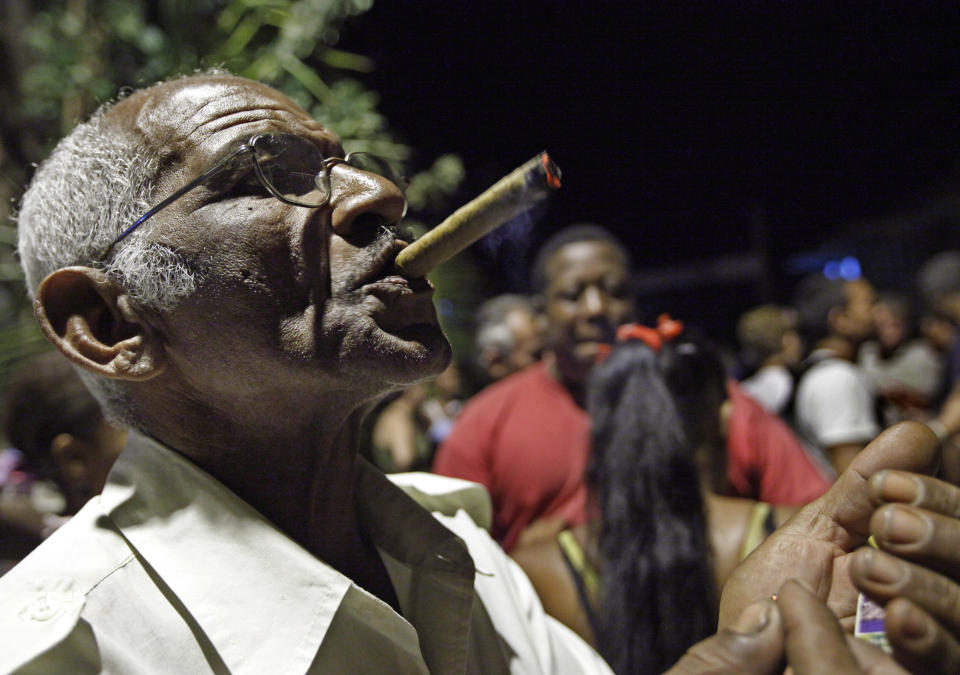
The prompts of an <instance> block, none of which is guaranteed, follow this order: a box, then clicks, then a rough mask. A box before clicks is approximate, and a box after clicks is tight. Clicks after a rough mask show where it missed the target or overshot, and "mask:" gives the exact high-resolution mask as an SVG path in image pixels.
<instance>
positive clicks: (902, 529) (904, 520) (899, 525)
mask: <svg viewBox="0 0 960 675" xmlns="http://www.w3.org/2000/svg"><path fill="white" fill-rule="evenodd" d="M884 521H885V522H884V533H883V538H884V539H885V540H886V541H887V542H888V543H890V544H913V543H915V542H918V541H920V540H921V539H923V538H925V537H926V536H927V531H928V525H927V521H926V520H924V519H923V518H921V517H920V516H918V515H916V514H915V513H913V512H911V511H908V510H907V509H903V508H890V507H888V508H887V513H886V514H885V517H884Z"/></svg>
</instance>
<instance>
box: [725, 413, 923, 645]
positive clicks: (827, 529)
mask: <svg viewBox="0 0 960 675" xmlns="http://www.w3.org/2000/svg"><path fill="white" fill-rule="evenodd" d="M939 457H940V453H939V442H938V441H937V437H936V436H935V435H934V434H933V432H932V431H930V429H929V428H928V427H927V426H926V425H923V424H919V423H917V422H902V423H900V424H898V425H896V426H893V427H891V428H889V429H887V430H886V431H884V432H883V433H882V434H880V435H879V436H878V437H877V438H876V439H875V440H874V441H873V442H872V443H870V444H869V445H868V446H867V447H866V448H864V450H863V451H862V452H861V453H860V454H859V455H857V457H856V458H855V459H854V460H853V462H852V463H851V465H850V468H849V469H847V471H845V472H844V473H843V475H842V476H840V478H839V479H837V481H836V483H835V484H834V485H833V486H832V487H831V488H830V490H829V491H827V493H826V494H825V495H824V496H823V497H821V498H820V499H818V500H817V501H815V502H813V503H812V504H808V505H807V506H805V507H804V508H802V509H801V510H800V511H798V512H797V513H796V514H795V515H794V516H793V517H792V518H790V520H788V521H787V522H786V523H785V524H784V525H782V526H781V527H780V528H778V530H777V531H776V532H774V533H773V534H772V535H770V536H769V537H768V538H767V539H766V541H764V542H763V543H762V544H761V545H760V546H759V547H757V549H756V550H755V551H754V552H753V553H752V554H750V556H749V557H747V559H746V560H744V561H743V562H742V563H741V564H740V565H738V566H737V568H736V569H735V570H734V572H733V573H732V574H731V576H730V577H729V579H728V581H727V583H726V584H725V585H724V588H723V593H722V595H721V601H720V625H721V626H726V625H729V624H730V622H731V621H732V620H735V619H736V617H737V616H739V615H740V613H741V611H742V610H743V608H744V607H746V606H747V605H749V604H750V603H751V602H754V601H756V600H757V599H759V598H763V597H767V596H769V595H770V594H771V593H773V592H775V591H776V590H777V589H778V588H779V587H780V585H781V584H782V583H783V582H784V581H786V580H787V579H788V578H791V577H794V578H800V579H803V581H804V582H805V583H807V584H808V585H809V586H810V587H812V588H814V589H817V591H818V593H819V594H820V595H821V596H822V597H826V598H828V600H829V602H830V603H831V606H832V607H833V608H834V610H835V611H837V612H840V613H841V614H844V615H845V614H849V613H851V612H852V611H853V608H855V606H856V599H857V594H856V590H855V589H854V587H853V586H852V585H851V584H850V583H849V581H847V582H846V583H844V582H843V581H840V582H839V583H838V581H837V580H838V579H844V580H847V579H848V577H847V575H846V574H845V569H843V568H844V567H845V565H846V562H845V560H844V558H843V556H844V554H845V553H848V552H850V551H852V550H853V549H854V548H856V547H857V546H859V545H861V544H862V543H863V542H864V540H865V539H866V537H867V534H868V533H869V527H870V518H871V516H872V515H873V513H874V511H875V509H876V507H875V505H874V502H873V501H871V497H870V493H869V489H868V480H867V478H868V477H869V476H872V475H873V474H875V473H877V472H879V471H882V470H883V469H896V470H901V471H915V472H928V471H932V470H933V469H934V468H935V467H936V464H937V462H938V460H939ZM838 572H842V574H838Z"/></svg>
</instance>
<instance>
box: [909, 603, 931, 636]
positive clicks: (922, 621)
mask: <svg viewBox="0 0 960 675" xmlns="http://www.w3.org/2000/svg"><path fill="white" fill-rule="evenodd" d="M929 632H930V622H929V621H927V617H925V616H924V615H923V614H922V613H921V612H920V611H919V610H918V609H917V608H916V607H911V608H910V609H909V611H907V614H906V616H904V617H903V634H904V636H905V637H906V638H908V639H910V640H922V639H923V638H925V637H927V634H928V633H929Z"/></svg>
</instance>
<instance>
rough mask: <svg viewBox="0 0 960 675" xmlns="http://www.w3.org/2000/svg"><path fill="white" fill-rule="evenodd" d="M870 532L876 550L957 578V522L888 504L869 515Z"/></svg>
mask: <svg viewBox="0 0 960 675" xmlns="http://www.w3.org/2000/svg"><path fill="white" fill-rule="evenodd" d="M870 532H871V533H872V534H873V538H874V541H876V543H877V545H878V546H879V547H880V548H882V549H884V550H886V551H890V552H891V553H895V554H896V555H898V556H900V557H901V558H906V559H909V560H912V561H915V562H919V563H921V564H923V565H924V566H925V567H930V568H932V569H935V570H939V571H940V572H943V573H944V574H947V575H949V576H951V577H952V578H954V579H956V578H960V520H958V519H956V518H950V517H947V516H942V515H940V514H938V513H932V512H930V511H925V510H923V509H918V508H916V507H913V506H905V505H902V504H888V505H887V506H883V507H881V508H879V509H877V511H876V513H874V514H873V517H872V518H871V519H870Z"/></svg>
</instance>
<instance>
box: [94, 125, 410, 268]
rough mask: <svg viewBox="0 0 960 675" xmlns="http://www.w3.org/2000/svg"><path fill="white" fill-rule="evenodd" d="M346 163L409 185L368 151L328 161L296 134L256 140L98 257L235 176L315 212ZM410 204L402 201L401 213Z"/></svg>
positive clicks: (139, 220) (185, 188) (399, 184)
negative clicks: (196, 192)
mask: <svg viewBox="0 0 960 675" xmlns="http://www.w3.org/2000/svg"><path fill="white" fill-rule="evenodd" d="M338 162H343V163H344V164H348V165H350V166H352V167H354V168H356V169H360V170H361V171H367V172H370V173H374V174H377V175H379V176H382V177H384V178H386V179H387V180H389V181H390V182H391V183H393V184H394V185H396V186H397V188H398V189H399V190H400V191H401V193H402V192H403V189H404V186H405V181H404V180H403V178H402V177H401V176H400V174H399V172H398V171H396V170H395V169H394V167H393V166H391V163H390V162H388V161H387V160H385V159H382V158H380V157H378V156H376V155H373V154H370V153H368V152H351V153H349V154H347V156H346V157H325V156H324V155H323V153H322V152H320V148H318V147H317V146H316V145H314V144H313V143H311V142H310V141H309V140H307V139H306V138H304V137H302V136H297V135H294V134H260V135H257V136H252V137H251V138H250V139H248V140H247V141H245V142H243V143H241V144H240V146H239V147H237V148H236V149H235V150H233V151H232V152H230V153H229V154H228V155H227V156H225V157H224V158H222V159H221V160H220V161H218V162H217V163H216V164H214V165H213V166H212V167H210V168H209V169H207V170H206V171H204V172H203V173H201V174H200V175H199V176H197V177H196V178H194V179H193V180H192V181H190V182H189V183H187V184H186V185H184V186H183V187H182V188H180V189H179V190H177V191H176V192H174V193H173V194H172V195H170V196H169V197H167V198H166V199H164V200H163V201H161V202H160V203H159V204H157V205H156V206H154V207H153V208H151V209H150V210H149V211H147V212H146V213H144V214H143V215H142V216H140V217H139V218H137V220H136V222H134V223H133V224H132V225H131V226H130V227H128V228H127V229H125V230H124V231H123V232H121V233H120V235H119V236H118V237H117V238H116V239H114V240H113V241H112V242H110V245H109V246H107V247H106V248H105V249H104V250H103V252H102V253H101V254H100V255H99V256H98V257H97V259H98V260H103V259H104V258H106V257H107V255H108V254H109V253H110V251H111V250H112V249H113V247H114V246H116V245H117V244H118V243H119V242H121V241H122V240H123V239H124V238H126V237H127V236H128V235H129V234H130V233H132V232H133V231H134V230H136V229H137V228H138V227H140V226H141V225H143V223H145V222H146V221H147V220H149V219H150V218H152V217H153V216H155V215H156V214H157V213H159V212H160V211H162V210H163V209H165V208H166V207H168V206H170V204H172V203H174V202H175V201H177V200H178V199H180V197H182V196H183V195H185V194H187V193H188V192H190V191H191V190H193V189H195V188H197V187H199V186H201V185H204V184H206V183H209V182H211V181H213V180H214V179H216V178H218V177H220V176H221V175H223V174H225V173H227V172H232V173H234V174H235V175H237V176H240V177H242V180H246V181H251V180H253V181H257V182H259V184H260V185H261V186H262V187H263V188H264V189H265V190H267V192H269V193H270V194H271V195H273V196H274V197H276V198H277V199H279V200H280V201H282V202H284V203H285V204H292V205H294V206H303V207H306V208H311V209H315V208H318V207H320V206H323V205H324V204H326V203H327V202H328V201H329V200H330V168H331V167H332V166H333V165H334V164H336V163H338ZM406 210H407V203H406V200H404V204H403V212H404V214H406Z"/></svg>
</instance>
